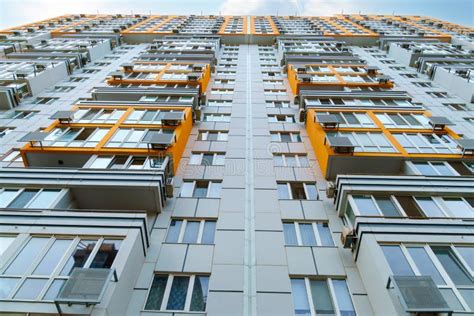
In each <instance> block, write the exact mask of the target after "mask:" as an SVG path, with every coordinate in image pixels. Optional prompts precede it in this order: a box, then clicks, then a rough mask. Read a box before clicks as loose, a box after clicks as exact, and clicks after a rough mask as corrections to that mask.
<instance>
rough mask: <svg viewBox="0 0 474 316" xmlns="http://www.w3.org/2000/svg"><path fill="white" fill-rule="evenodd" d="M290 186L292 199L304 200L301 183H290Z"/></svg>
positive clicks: (304, 195)
mask: <svg viewBox="0 0 474 316" xmlns="http://www.w3.org/2000/svg"><path fill="white" fill-rule="evenodd" d="M290 187H291V195H292V197H293V200H306V193H305V191H304V186H303V183H291V184H290Z"/></svg>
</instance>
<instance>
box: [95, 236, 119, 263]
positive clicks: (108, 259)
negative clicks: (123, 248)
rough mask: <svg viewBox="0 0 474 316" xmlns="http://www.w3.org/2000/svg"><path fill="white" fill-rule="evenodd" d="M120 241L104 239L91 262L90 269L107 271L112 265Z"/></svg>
mask: <svg viewBox="0 0 474 316" xmlns="http://www.w3.org/2000/svg"><path fill="white" fill-rule="evenodd" d="M121 244H122V241H121V240H119V239H105V240H104V241H103V242H102V244H101V245H100V247H99V250H98V251H97V254H96V255H95V257H94V260H92V263H91V265H90V267H91V268H103V269H108V268H110V267H111V266H112V264H113V263H114V260H115V257H116V256H117V253H118V251H119V249H120V245H121Z"/></svg>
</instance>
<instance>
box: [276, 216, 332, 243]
mask: <svg viewBox="0 0 474 316" xmlns="http://www.w3.org/2000/svg"><path fill="white" fill-rule="evenodd" d="M283 232H284V234H285V245H287V246H334V241H333V239H332V236H331V231H330V230H329V225H328V223H325V222H318V223H303V222H300V223H298V222H294V223H293V222H292V223H290V222H285V223H283Z"/></svg>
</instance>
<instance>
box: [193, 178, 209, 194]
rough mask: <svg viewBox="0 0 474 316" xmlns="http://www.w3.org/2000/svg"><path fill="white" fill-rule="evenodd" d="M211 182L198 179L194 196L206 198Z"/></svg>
mask: <svg viewBox="0 0 474 316" xmlns="http://www.w3.org/2000/svg"><path fill="white" fill-rule="evenodd" d="M208 185H209V183H208V182H203V181H198V182H196V185H195V187H194V192H193V197H195V198H204V197H206V196H207V187H208Z"/></svg>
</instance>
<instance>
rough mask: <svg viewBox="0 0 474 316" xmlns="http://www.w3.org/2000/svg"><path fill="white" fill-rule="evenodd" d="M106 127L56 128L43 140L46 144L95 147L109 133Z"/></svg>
mask: <svg viewBox="0 0 474 316" xmlns="http://www.w3.org/2000/svg"><path fill="white" fill-rule="evenodd" d="M108 131H109V129H106V128H85V127H82V128H70V127H67V128H55V129H53V130H52V131H51V132H50V133H49V134H48V136H46V138H45V139H44V141H43V145H44V146H53V147H95V146H97V144H99V142H100V141H101V140H102V138H103V137H104V136H105V135H106V134H107V132H108Z"/></svg>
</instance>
